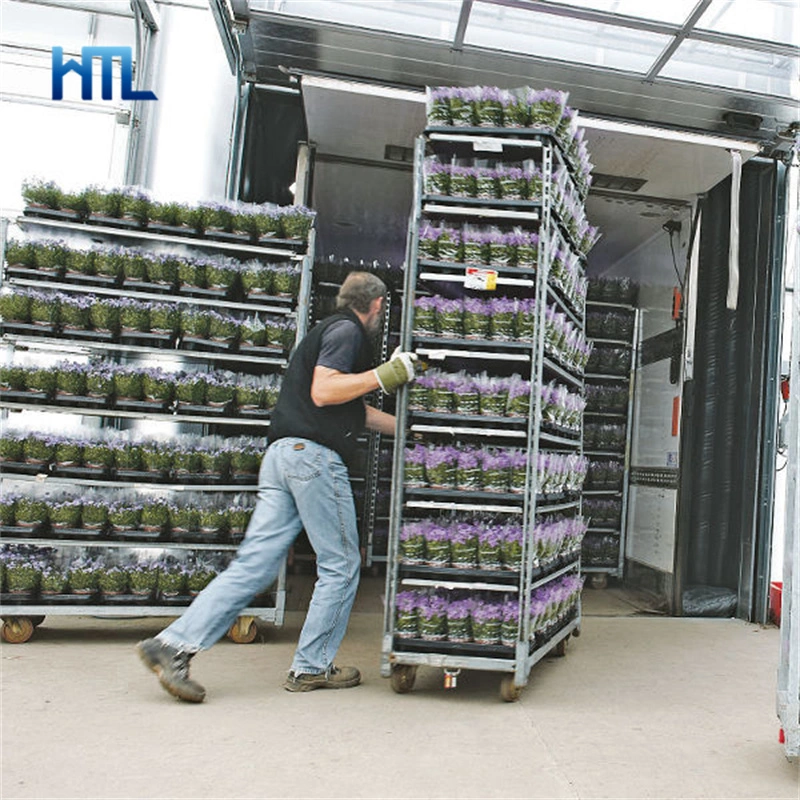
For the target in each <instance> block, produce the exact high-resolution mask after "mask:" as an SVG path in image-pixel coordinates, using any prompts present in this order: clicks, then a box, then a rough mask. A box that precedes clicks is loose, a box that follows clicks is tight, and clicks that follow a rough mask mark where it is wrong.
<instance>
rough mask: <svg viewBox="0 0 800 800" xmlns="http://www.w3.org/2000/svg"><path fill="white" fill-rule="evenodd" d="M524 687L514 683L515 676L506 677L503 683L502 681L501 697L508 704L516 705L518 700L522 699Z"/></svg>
mask: <svg viewBox="0 0 800 800" xmlns="http://www.w3.org/2000/svg"><path fill="white" fill-rule="evenodd" d="M523 688H524V687H522V686H517V684H516V683H514V676H513V675H506V676H505V677H504V678H503V680H502V681H500V697H501V698H502V700H504V701H505V702H506V703H516V702H517V700H519V699H520V697H522V690H523Z"/></svg>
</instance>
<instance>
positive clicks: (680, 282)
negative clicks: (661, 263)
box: [669, 230, 683, 294]
mask: <svg viewBox="0 0 800 800" xmlns="http://www.w3.org/2000/svg"><path fill="white" fill-rule="evenodd" d="M674 234H675V231H672V230H671V231H669V249H670V251H671V252H672V266H673V267H674V268H675V274H676V275H677V276H678V286H680V287H681V294H683V279H682V278H681V273H680V272H679V271H678V259H677V258H676V257H675V245H674V244H673V241H672V237H673V235H674Z"/></svg>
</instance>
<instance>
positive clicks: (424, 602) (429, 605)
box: [417, 594, 448, 619]
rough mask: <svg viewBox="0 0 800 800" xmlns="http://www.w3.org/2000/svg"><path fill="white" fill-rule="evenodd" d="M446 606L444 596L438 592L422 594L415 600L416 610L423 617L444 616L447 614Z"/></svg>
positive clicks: (446, 602)
mask: <svg viewBox="0 0 800 800" xmlns="http://www.w3.org/2000/svg"><path fill="white" fill-rule="evenodd" d="M447 606H448V601H447V598H446V597H443V596H441V595H438V594H433V595H422V596H421V597H420V598H419V600H418V602H417V611H418V612H419V615H420V616H421V617H424V618H425V619H431V618H433V617H444V616H445V615H446V614H447Z"/></svg>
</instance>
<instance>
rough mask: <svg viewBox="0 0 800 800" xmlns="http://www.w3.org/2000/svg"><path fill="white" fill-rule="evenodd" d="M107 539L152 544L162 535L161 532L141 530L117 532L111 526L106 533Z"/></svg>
mask: <svg viewBox="0 0 800 800" xmlns="http://www.w3.org/2000/svg"><path fill="white" fill-rule="evenodd" d="M108 535H109V538H111V539H116V540H118V541H131V542H154V541H156V540H158V539H160V538H161V537H162V535H163V532H162V531H143V530H138V529H137V530H117V529H116V528H114V527H113V525H112V526H111V528H110V529H109V532H108Z"/></svg>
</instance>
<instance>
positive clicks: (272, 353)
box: [239, 342, 286, 358]
mask: <svg viewBox="0 0 800 800" xmlns="http://www.w3.org/2000/svg"><path fill="white" fill-rule="evenodd" d="M239 352H240V353H242V354H243V355H247V356H262V357H264V358H280V357H281V356H283V355H285V354H286V351H285V350H284V349H283V347H269V346H264V347H262V346H261V345H255V344H244V343H242V342H239Z"/></svg>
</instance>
